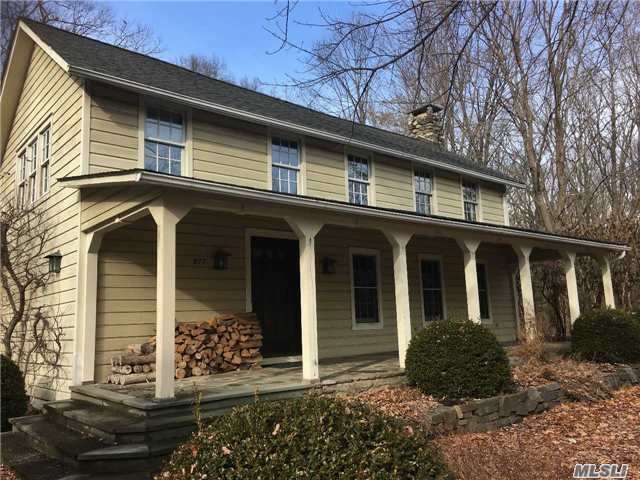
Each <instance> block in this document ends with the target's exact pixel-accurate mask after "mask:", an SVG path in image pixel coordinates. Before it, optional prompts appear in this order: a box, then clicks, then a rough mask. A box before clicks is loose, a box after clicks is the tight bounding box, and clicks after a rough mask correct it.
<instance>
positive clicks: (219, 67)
mask: <svg viewBox="0 0 640 480" xmlns="http://www.w3.org/2000/svg"><path fill="white" fill-rule="evenodd" d="M176 63H177V64H178V65H180V66H182V67H185V68H188V69H189V70H193V71H194V72H198V73H201V74H202V75H206V76H207V77H212V78H218V79H220V80H225V79H227V78H229V77H230V73H229V70H228V69H227V64H226V63H225V61H224V60H223V59H222V58H220V57H218V56H217V55H214V54H211V55H209V56H205V55H197V54H195V53H192V54H191V55H185V56H182V57H180V58H178V61H177V62H176Z"/></svg>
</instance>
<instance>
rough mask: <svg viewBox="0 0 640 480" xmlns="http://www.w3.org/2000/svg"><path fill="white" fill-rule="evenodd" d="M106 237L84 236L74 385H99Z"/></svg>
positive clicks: (79, 259)
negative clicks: (101, 268)
mask: <svg viewBox="0 0 640 480" xmlns="http://www.w3.org/2000/svg"><path fill="white" fill-rule="evenodd" d="M103 236H104V234H103V233H100V232H90V233H85V232H81V233H80V244H79V248H78V275H77V281H78V286H77V289H76V329H75V337H74V345H75V346H74V355H73V358H74V365H73V375H72V379H71V380H72V384H73V385H82V384H83V383H88V382H94V381H95V361H96V359H95V355H96V303H97V300H98V252H99V251H100V245H101V243H102V238H103Z"/></svg>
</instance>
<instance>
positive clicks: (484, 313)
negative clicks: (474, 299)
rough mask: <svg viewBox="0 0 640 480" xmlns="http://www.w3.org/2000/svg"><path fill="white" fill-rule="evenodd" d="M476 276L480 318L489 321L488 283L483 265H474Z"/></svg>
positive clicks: (485, 268)
mask: <svg viewBox="0 0 640 480" xmlns="http://www.w3.org/2000/svg"><path fill="white" fill-rule="evenodd" d="M476 272H477V274H478V296H479V297H480V318H481V319H483V320H489V319H490V318H491V312H490V310H489V282H488V279H487V267H486V265H485V264H484V263H476Z"/></svg>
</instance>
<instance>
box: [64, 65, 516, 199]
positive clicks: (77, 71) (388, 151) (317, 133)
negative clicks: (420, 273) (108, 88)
mask: <svg viewBox="0 0 640 480" xmlns="http://www.w3.org/2000/svg"><path fill="white" fill-rule="evenodd" d="M69 72H70V73H72V74H74V75H77V76H81V77H86V78H89V79H92V80H99V81H102V82H106V83H110V84H112V85H116V86H120V87H125V88H128V89H130V90H134V91H137V92H139V93H144V94H149V95H154V96H161V97H166V98H169V99H171V100H173V101H176V102H179V103H182V104H185V105H189V106H191V107H196V108H200V109H202V110H208V111H211V112H215V113H220V114H223V115H227V116H232V117H235V118H239V119H241V120H248V121H252V122H258V123H260V124H262V125H267V126H271V127H279V128H284V129H287V130H291V131H294V132H297V133H302V134H306V135H310V136H312V137H316V138H321V139H324V140H330V141H333V142H337V143H344V144H348V145H353V146H355V147H360V148H363V149H366V150H371V151H374V152H377V153H382V154H385V155H390V156H393V157H399V158H403V159H405V160H411V161H414V162H417V163H421V164H425V165H429V166H432V167H438V168H441V169H443V170H448V171H452V172H456V173H460V174H463V175H466V176H469V177H473V178H477V179H480V180H486V181H490V182H494V183H500V184H503V185H507V186H510V187H515V188H525V184H524V183H522V182H517V181H515V180H508V179H504V178H500V177H495V176H493V175H490V174H487V173H482V172H478V171H476V170H471V169H468V168H464V167H459V166H456V165H452V164H450V163H446V162H442V161H439V160H436V159H433V158H425V157H421V156H419V155H413V154H411V153H406V152H402V151H399V150H394V149H392V148H385V147H381V146H379V145H374V144H372V143H368V142H362V141H360V140H354V139H352V138H349V137H344V136H342V135H336V134H333V133H329V132H325V131H323V130H318V129H316V128H310V127H305V126H303V125H298V124H295V123H290V122H286V121H282V120H277V119H275V118H272V117H267V116H264V115H260V114H256V113H250V112H246V111H244V110H239V109H237V108H232V107H227V106H224V105H220V104H217V103H213V102H206V101H203V100H199V99H197V98H193V97H189V96H187V95H181V94H179V93H175V92H170V91H168V90H163V89H161V88H155V87H150V86H149V85H144V84H141V83H137V82H131V81H129V80H124V79H122V78H120V77H116V76H113V75H108V74H106V73H101V72H96V71H95V70H90V69H87V68H81V67H74V66H70V67H69Z"/></svg>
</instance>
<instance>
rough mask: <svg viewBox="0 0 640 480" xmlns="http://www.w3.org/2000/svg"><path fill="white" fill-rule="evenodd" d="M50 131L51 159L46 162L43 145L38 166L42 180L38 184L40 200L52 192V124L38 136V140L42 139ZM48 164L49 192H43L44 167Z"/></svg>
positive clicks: (41, 130) (44, 128) (46, 126)
mask: <svg viewBox="0 0 640 480" xmlns="http://www.w3.org/2000/svg"><path fill="white" fill-rule="evenodd" d="M46 131H49V157H48V158H47V161H46V162H45V161H44V160H45V158H44V144H42V145H41V148H40V154H41V159H40V165H38V171H39V173H40V180H39V182H38V190H39V193H40V198H44V197H46V196H47V195H48V194H49V192H50V191H51V157H52V152H51V151H52V148H51V146H52V142H51V124H47V125H45V126H44V127H42V128H41V129H40V133H39V134H38V139H40V138H42V135H43V134H44V132H46ZM45 163H46V165H47V190H46V191H43V190H42V168H43V165H44V164H45Z"/></svg>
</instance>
